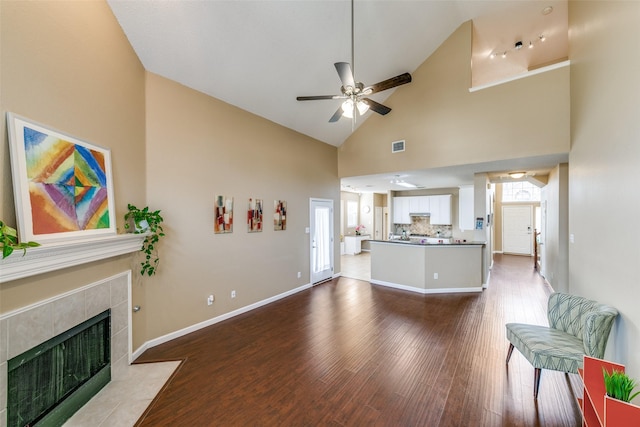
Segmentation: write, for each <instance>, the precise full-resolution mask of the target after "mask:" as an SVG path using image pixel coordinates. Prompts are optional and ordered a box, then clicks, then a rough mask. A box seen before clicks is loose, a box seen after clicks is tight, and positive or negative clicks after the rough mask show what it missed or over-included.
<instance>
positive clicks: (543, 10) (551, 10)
mask: <svg viewBox="0 0 640 427" xmlns="http://www.w3.org/2000/svg"><path fill="white" fill-rule="evenodd" d="M551 12H553V6H547V7H545V8H544V9H542V14H543V15H548V14H550V13H551Z"/></svg>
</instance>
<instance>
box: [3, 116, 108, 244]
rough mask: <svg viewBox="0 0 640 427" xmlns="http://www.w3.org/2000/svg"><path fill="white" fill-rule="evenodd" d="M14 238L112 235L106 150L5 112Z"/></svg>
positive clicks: (60, 239) (54, 238)
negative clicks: (14, 229)
mask: <svg viewBox="0 0 640 427" xmlns="http://www.w3.org/2000/svg"><path fill="white" fill-rule="evenodd" d="M7 122H8V127H9V147H10V154H11V170H12V176H13V188H14V197H15V205H16V217H17V222H18V229H19V232H20V239H21V240H24V241H27V240H35V241H38V242H40V243H44V242H52V241H65V240H75V239H85V238H95V237H97V236H101V235H113V234H116V221H115V206H114V197H113V183H112V176H111V151H110V150H109V149H105V148H102V147H99V146H97V145H94V144H90V143H88V142H86V141H81V140H79V139H77V138H74V137H72V136H69V135H66V134H64V133H61V132H58V131H55V130H53V129H51V128H48V127H45V126H43V125H40V124H38V123H35V122H32V121H30V120H28V119H26V118H23V117H20V116H17V115H15V114H13V113H7Z"/></svg>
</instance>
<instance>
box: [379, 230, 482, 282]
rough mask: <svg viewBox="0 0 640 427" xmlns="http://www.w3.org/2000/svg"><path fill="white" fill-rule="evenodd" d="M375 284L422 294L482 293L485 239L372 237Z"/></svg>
mask: <svg viewBox="0 0 640 427" xmlns="http://www.w3.org/2000/svg"><path fill="white" fill-rule="evenodd" d="M370 243H371V283H374V284H378V285H383V286H389V287H393V288H398V289H403V290H408V291H412V292H418V293H423V294H427V293H454V292H481V291H482V289H483V287H484V284H483V283H482V277H483V275H482V257H483V251H484V250H485V246H486V245H485V243H484V242H460V243H455V242H454V243H426V242H420V241H414V242H412V241H408V240H371V241H370Z"/></svg>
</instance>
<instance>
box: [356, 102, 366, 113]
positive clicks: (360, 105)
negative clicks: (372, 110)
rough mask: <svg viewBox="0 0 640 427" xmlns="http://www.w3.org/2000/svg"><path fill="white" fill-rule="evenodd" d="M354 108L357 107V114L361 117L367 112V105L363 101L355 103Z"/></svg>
mask: <svg viewBox="0 0 640 427" xmlns="http://www.w3.org/2000/svg"><path fill="white" fill-rule="evenodd" d="M356 106H357V107H358V113H360V115H361V116H362V115H363V114H364V113H366V112H367V111H369V104H367V103H366V102H364V101H358V102H357V103H356Z"/></svg>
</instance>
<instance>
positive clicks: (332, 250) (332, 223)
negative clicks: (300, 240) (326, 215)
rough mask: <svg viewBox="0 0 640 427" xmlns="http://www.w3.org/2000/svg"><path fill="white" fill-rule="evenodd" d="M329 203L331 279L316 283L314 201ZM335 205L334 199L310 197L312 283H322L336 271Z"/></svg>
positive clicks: (310, 281) (310, 266)
mask: <svg viewBox="0 0 640 427" xmlns="http://www.w3.org/2000/svg"><path fill="white" fill-rule="evenodd" d="M315 202H319V203H327V204H329V207H330V209H331V211H330V212H331V219H330V221H329V224H330V228H331V229H330V230H329V239H330V245H329V247H330V255H329V259H330V262H331V266H330V268H331V275H330V277H329V279H322V280H320V281H317V282H315V283H314V281H313V231H314V230H315V215H314V203H315ZM334 234H335V207H334V200H333V199H321V198H318V197H311V198H309V283H310V284H311V285H314V284H317V283H322V282H324V281H325V280H330V279H332V278H333V275H334V272H335V236H334Z"/></svg>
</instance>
